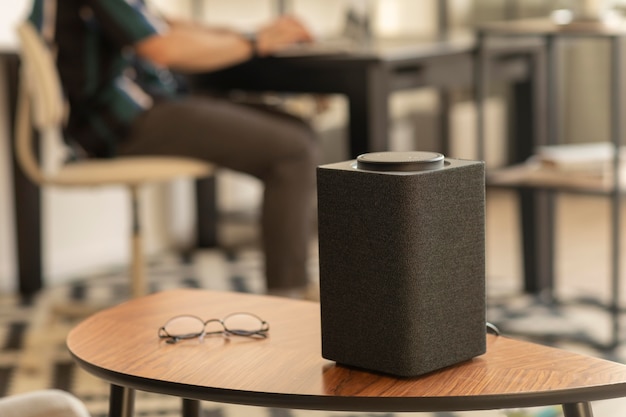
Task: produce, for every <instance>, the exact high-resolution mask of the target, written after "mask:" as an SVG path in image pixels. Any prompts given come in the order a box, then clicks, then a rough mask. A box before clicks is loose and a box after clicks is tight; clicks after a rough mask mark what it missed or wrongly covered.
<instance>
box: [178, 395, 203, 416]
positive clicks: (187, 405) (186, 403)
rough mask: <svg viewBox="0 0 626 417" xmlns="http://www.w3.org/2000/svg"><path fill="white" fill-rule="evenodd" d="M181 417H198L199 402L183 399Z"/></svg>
mask: <svg viewBox="0 0 626 417" xmlns="http://www.w3.org/2000/svg"><path fill="white" fill-rule="evenodd" d="M182 417H200V401H198V400H190V399H188V398H183V414H182Z"/></svg>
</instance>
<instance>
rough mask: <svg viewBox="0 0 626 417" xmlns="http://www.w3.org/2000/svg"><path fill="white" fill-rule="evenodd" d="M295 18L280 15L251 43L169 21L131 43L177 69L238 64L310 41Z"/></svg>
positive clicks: (232, 35)
mask: <svg viewBox="0 0 626 417" xmlns="http://www.w3.org/2000/svg"><path fill="white" fill-rule="evenodd" d="M311 41H312V37H311V34H310V32H309V31H308V30H307V29H306V28H305V27H304V25H303V24H302V23H300V21H299V20H297V19H295V18H293V17H290V16H283V17H280V18H278V19H277V20H275V21H274V22H272V23H270V24H269V25H267V26H265V27H263V28H261V29H260V30H259V31H258V32H257V33H256V42H254V43H252V42H250V40H249V39H248V38H246V37H245V36H242V35H241V34H239V33H237V32H234V31H229V30H223V29H220V30H207V29H206V28H203V27H201V26H199V25H193V24H184V23H177V22H172V23H171V24H170V27H169V30H168V31H166V32H164V33H160V34H156V35H154V36H150V37H148V38H146V39H144V40H142V41H140V42H138V43H137V44H136V45H135V50H136V52H137V54H138V55H140V56H141V57H143V58H146V59H148V60H150V61H152V62H154V63H155V64H157V65H160V66H164V67H169V68H172V69H176V70H179V71H187V72H201V71H212V70H217V69H220V68H224V67H228V66H231V65H235V64H238V63H240V62H243V61H246V60H247V59H250V58H251V57H252V56H254V55H259V56H265V55H270V54H272V53H274V52H277V51H279V50H281V49H283V48H285V47H287V46H289V45H291V44H294V43H298V42H311Z"/></svg>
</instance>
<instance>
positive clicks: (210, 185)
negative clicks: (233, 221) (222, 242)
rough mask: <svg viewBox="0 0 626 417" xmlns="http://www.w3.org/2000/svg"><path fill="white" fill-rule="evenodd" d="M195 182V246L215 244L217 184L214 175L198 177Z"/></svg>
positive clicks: (213, 245) (201, 246)
mask: <svg viewBox="0 0 626 417" xmlns="http://www.w3.org/2000/svg"><path fill="white" fill-rule="evenodd" d="M195 184H196V225H197V226H196V230H197V235H196V239H197V246H198V247H199V248H212V247H215V246H217V244H218V237H217V224H218V219H217V217H218V209H217V186H216V178H215V176H211V177H207V178H199V179H197V180H196V181H195Z"/></svg>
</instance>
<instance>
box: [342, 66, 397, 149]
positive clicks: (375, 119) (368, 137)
mask: <svg viewBox="0 0 626 417" xmlns="http://www.w3.org/2000/svg"><path fill="white" fill-rule="evenodd" d="M387 78H388V74H387V71H386V70H385V69H384V68H383V67H382V65H370V66H368V68H367V69H365V70H364V71H363V72H362V73H361V74H356V73H355V74H353V76H352V77H351V79H350V83H351V84H350V86H346V87H347V88H349V90H350V93H348V94H346V95H347V97H348V111H349V117H350V120H349V133H348V134H349V142H350V143H349V146H350V149H349V152H350V158H356V157H357V156H359V155H360V154H363V153H366V152H380V151H386V150H388V142H389V141H388V139H389V106H388V100H389V87H388V85H389V83H388V80H387Z"/></svg>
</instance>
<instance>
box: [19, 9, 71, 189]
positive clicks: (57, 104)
mask: <svg viewBox="0 0 626 417" xmlns="http://www.w3.org/2000/svg"><path fill="white" fill-rule="evenodd" d="M17 34H18V38H19V41H20V57H21V65H22V73H21V78H20V80H21V81H20V96H19V104H18V111H17V123H16V126H17V134H16V147H15V148H16V154H17V155H16V156H17V160H18V162H19V164H20V166H21V168H22V169H23V170H24V172H25V173H26V175H27V176H28V177H29V178H30V179H31V180H33V181H35V182H39V183H45V182H47V181H46V176H47V174H48V172H46V171H45V170H42V168H41V166H40V164H39V162H38V158H37V155H36V153H35V151H34V148H33V143H32V140H33V135H32V126H33V125H34V126H35V127H36V128H37V130H38V131H39V133H40V134H41V135H46V134H48V132H50V131H57V132H60V131H61V127H62V124H63V122H64V120H65V117H66V113H67V106H66V103H65V99H64V96H63V91H62V88H61V82H60V78H59V74H58V72H57V68H56V65H55V62H54V58H53V55H52V52H51V51H50V49H49V48H48V46H47V45H46V44H45V42H44V40H43V39H42V37H41V36H40V35H39V33H38V32H37V30H36V29H35V27H34V26H33V24H32V23H31V22H28V21H26V22H24V23H22V24H20V25H19V26H18V28H17Z"/></svg>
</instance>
